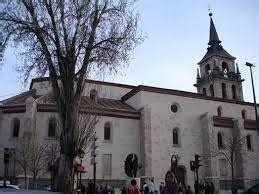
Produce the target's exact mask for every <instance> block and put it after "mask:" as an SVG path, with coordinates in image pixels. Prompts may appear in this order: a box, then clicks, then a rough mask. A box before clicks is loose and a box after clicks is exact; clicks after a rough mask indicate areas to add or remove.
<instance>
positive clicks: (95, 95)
mask: <svg viewBox="0 0 259 194" xmlns="http://www.w3.org/2000/svg"><path fill="white" fill-rule="evenodd" d="M90 99H91V100H92V101H96V100H97V91H96V90H95V89H92V90H91V91H90Z"/></svg>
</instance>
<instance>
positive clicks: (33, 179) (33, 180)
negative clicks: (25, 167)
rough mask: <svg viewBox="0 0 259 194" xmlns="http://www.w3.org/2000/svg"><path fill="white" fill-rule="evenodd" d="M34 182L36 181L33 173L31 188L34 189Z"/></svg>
mask: <svg viewBox="0 0 259 194" xmlns="http://www.w3.org/2000/svg"><path fill="white" fill-rule="evenodd" d="M35 183H36V177H35V175H33V178H32V188H33V189H36V188H35Z"/></svg>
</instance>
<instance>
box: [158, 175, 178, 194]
mask: <svg viewBox="0 0 259 194" xmlns="http://www.w3.org/2000/svg"><path fill="white" fill-rule="evenodd" d="M161 194H178V187H177V181H176V177H175V174H174V173H173V172H171V171H167V173H166V174H165V186H164V187H163V189H162V191H161Z"/></svg>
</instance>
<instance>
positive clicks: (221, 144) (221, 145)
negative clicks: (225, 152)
mask: <svg viewBox="0 0 259 194" xmlns="http://www.w3.org/2000/svg"><path fill="white" fill-rule="evenodd" d="M218 148H223V141H222V134H221V133H218Z"/></svg>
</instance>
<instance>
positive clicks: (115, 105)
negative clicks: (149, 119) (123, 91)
mask: <svg viewBox="0 0 259 194" xmlns="http://www.w3.org/2000/svg"><path fill="white" fill-rule="evenodd" d="M36 102H37V103H38V104H41V105H44V104H45V105H55V104H56V103H55V99H54V96H53V94H52V93H48V94H46V95H44V96H41V97H40V98H38V99H37V100H36ZM81 106H84V107H92V108H97V109H105V110H115V111H116V110H117V111H128V112H138V111H136V110H135V109H134V108H133V107H131V106H129V105H128V104H126V103H125V102H123V101H122V100H114V99H107V98H98V99H97V100H96V101H92V100H91V99H90V98H89V97H88V96H83V97H82V98H81Z"/></svg>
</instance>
